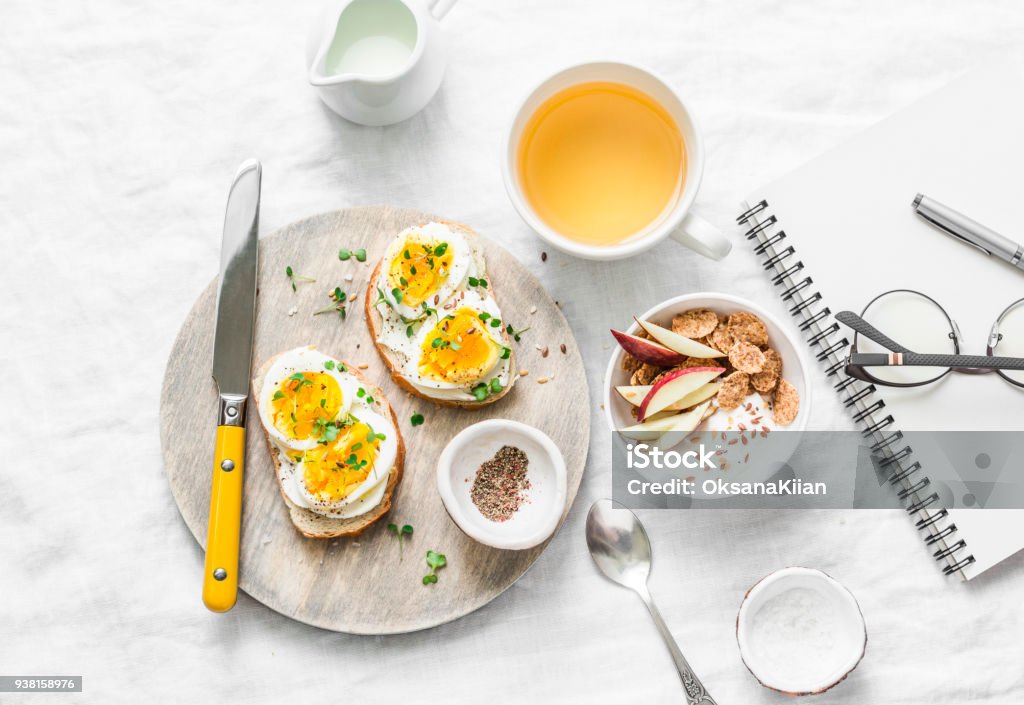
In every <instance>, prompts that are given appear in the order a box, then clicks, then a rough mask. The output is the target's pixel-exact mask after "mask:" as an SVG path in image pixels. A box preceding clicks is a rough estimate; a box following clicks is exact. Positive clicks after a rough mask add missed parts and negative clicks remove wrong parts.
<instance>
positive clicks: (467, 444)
mask: <svg viewBox="0 0 1024 705" xmlns="http://www.w3.org/2000/svg"><path fill="white" fill-rule="evenodd" d="M503 446H512V447H514V448H519V449H520V450H522V451H523V452H524V453H526V458H527V470H526V479H527V480H528V481H529V486H528V487H527V488H525V489H523V490H522V491H521V492H519V495H520V497H521V499H522V501H521V504H519V507H518V509H517V510H516V511H514V512H513V513H512V514H511V516H509V517H508V518H507V519H504V520H503V521H495V520H493V519H489V518H488V517H486V516H484V514H483V513H482V512H481V511H480V509H478V508H477V505H476V504H475V503H474V502H473V498H472V495H471V493H472V490H473V484H474V482H475V480H476V476H477V471H478V470H479V469H480V466H481V465H483V464H484V463H485V462H487V461H488V460H491V459H492V458H494V456H495V454H496V453H497V452H498V451H499V450H500V449H501V448H502V447H503ZM437 491H438V493H440V495H441V500H442V501H443V502H444V508H445V509H446V510H447V511H448V515H449V516H451V518H452V520H453V521H454V522H455V523H456V524H457V525H458V527H459V528H460V529H462V531H464V532H465V533H466V534H467V535H468V536H469V537H470V538H472V539H474V540H476V541H479V542H480V543H482V544H485V545H487V546H492V547H494V548H503V549H509V550H523V549H527V548H533V547H534V546H536V545H538V544H541V543H543V542H544V541H545V540H547V538H548V537H549V536H551V534H552V533H553V532H554V530H555V528H556V527H557V526H558V521H559V519H560V518H561V516H562V512H563V511H564V509H565V498H566V472H565V460H564V459H563V458H562V453H561V452H560V451H559V450H558V447H557V446H556V445H555V443H554V441H552V440H551V439H550V438H548V436H547V435H546V434H544V433H543V432H541V431H539V430H537V429H536V428H534V427H532V426H528V425H526V424H524V423H519V422H518V421H508V420H505V419H490V420H488V421H481V422H480V423H476V424H473V425H472V426H469V427H467V428H464V429H463V430H462V431H460V432H459V434H458V435H456V436H455V437H454V438H453V439H452V440H451V441H450V442H449V443H448V445H447V446H446V447H445V449H444V451H442V453H441V457H440V458H439V459H438V461H437Z"/></svg>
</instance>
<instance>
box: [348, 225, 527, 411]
mask: <svg viewBox="0 0 1024 705" xmlns="http://www.w3.org/2000/svg"><path fill="white" fill-rule="evenodd" d="M365 301H366V322H367V325H369V327H370V335H371V336H372V337H373V340H374V343H375V344H376V346H377V351H378V352H379V353H380V356H381V358H382V359H383V360H384V364H385V365H387V367H388V369H389V370H390V371H391V376H392V377H393V378H394V380H395V382H396V383H397V384H398V385H399V386H401V387H402V388H403V389H405V390H406V391H408V392H410V393H412V394H415V395H416V396H419V397H423V398H424V399H429V400H430V401H433V402H436V403H438V404H443V405H446V406H460V407H465V408H471V407H479V406H483V405H486V404H491V403H493V402H495V401H497V400H498V399H501V398H502V397H504V396H505V395H506V394H508V392H509V390H510V389H511V388H512V385H513V383H514V382H515V380H516V377H517V375H515V374H513V370H514V369H515V368H514V367H513V364H514V357H513V353H512V348H511V345H510V342H509V334H508V331H507V330H506V328H507V325H506V324H505V323H503V322H502V316H501V311H500V310H499V309H498V304H497V302H496V301H495V299H494V291H493V289H492V286H491V282H490V281H489V278H488V276H487V269H486V266H485V263H484V255H483V248H482V247H481V245H480V241H479V238H478V237H477V234H476V233H475V232H473V231H472V230H470V229H469V228H468V227H466V226H465V225H460V224H458V223H449V222H441V223H428V224H426V225H420V226H416V227H412V228H407V229H406V230H403V231H402V232H400V233H399V234H398V236H397V237H396V238H395V239H394V240H393V241H392V242H391V244H390V245H389V246H388V249H387V251H386V252H385V253H384V257H383V258H382V259H381V261H380V262H378V263H377V266H376V268H375V269H374V270H373V275H372V276H371V277H370V283H369V288H368V291H367V296H366V297H365Z"/></svg>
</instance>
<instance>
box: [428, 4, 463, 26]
mask: <svg viewBox="0 0 1024 705" xmlns="http://www.w3.org/2000/svg"><path fill="white" fill-rule="evenodd" d="M456 2H458V0H427V9H428V10H430V14H431V15H433V16H434V19H435V20H437V21H439V22H440V21H441V20H443V19H444V16H445V15H447V14H448V11H449V10H451V9H452V8H453V7H455V3H456Z"/></svg>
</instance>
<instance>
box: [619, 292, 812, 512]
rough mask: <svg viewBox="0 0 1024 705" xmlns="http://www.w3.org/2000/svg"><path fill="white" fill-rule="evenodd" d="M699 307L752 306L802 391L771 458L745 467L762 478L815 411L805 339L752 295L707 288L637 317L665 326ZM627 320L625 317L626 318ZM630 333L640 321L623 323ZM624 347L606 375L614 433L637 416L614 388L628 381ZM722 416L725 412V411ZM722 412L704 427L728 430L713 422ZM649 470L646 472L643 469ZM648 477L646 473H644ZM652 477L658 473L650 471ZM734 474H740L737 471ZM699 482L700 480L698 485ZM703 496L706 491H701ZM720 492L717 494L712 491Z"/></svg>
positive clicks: (730, 309)
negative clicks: (796, 336) (791, 332)
mask: <svg viewBox="0 0 1024 705" xmlns="http://www.w3.org/2000/svg"><path fill="white" fill-rule="evenodd" d="M694 308H707V309H710V310H712V311H714V312H715V313H720V314H730V313H735V312H736V311H749V312H750V313H753V314H755V315H756V316H758V317H759V318H760V319H761V320H762V321H764V324H765V327H767V329H768V343H769V345H771V347H772V348H773V349H775V350H776V351H778V353H779V355H780V356H781V357H782V376H783V377H784V378H785V379H786V380H787V381H789V382H790V383H791V384H792V385H793V386H794V387H796V390H797V392H798V393H799V394H800V411H799V413H798V414H797V417H796V419H795V420H794V421H793V423H791V424H789V425H788V426H781V427H779V429H780V430H784V431H786V432H787V433H786V434H785V435H784V436H775V439H776V440H775V441H774V445H773V446H772V448H773V453H772V458H771V462H770V463H769V462H763V463H759V464H757V465H755V466H753V468H752V469H750V470H748V471H746V472H747V473H748V474H747V475H746V476H744V478H743V479H744V480H747V481H754V482H756V481H763V480H767V479H768V478H769V477H771V476H772V475H773V474H774V473H775V472H777V471H778V470H779V469H781V468H782V467H783V465H784V464H785V463H786V462H787V461H788V460H789V459H790V458H791V457H792V454H793V453H794V452H796V449H797V446H798V445H799V442H800V435H801V434H799V433H790V432H792V431H803V430H805V429H806V428H807V422H808V420H809V419H810V416H811V383H810V378H809V377H808V370H809V369H810V365H809V364H808V363H807V360H806V357H805V355H804V344H803V341H801V340H797V339H794V338H792V337H790V335H789V334H788V333H787V332H786V329H785V328H783V326H782V324H781V323H779V321H778V319H777V318H775V317H774V316H773V315H771V314H770V313H768V312H767V311H765V310H764V309H763V308H762V307H761V306H759V305H757V304H755V303H754V302H753V301H749V300H747V299H743V298H740V297H738V296H732V295H730V294H721V293H716V292H702V293H695V294H684V295H683V296H677V297H675V298H673V299H669V300H667V301H663V302H662V303H660V304H658V305H657V306H654V307H653V308H651V309H649V310H647V311H645V312H644V313H643V314H641V315H639V316H637V318H639V319H641V320H644V321H651V322H653V323H656V324H658V325H661V326H665V327H667V328H671V324H672V318H673V316H675V315H676V314H677V313H682V312H683V311H688V310H690V309H694ZM623 323H625V321H623ZM619 330H624V331H625V332H627V333H632V334H635V333H637V332H639V330H640V326H639V325H637V323H636V322H635V321H634V322H633V323H632V325H630V326H629V327H628V328H625V329H623V328H619ZM624 355H625V353H624V352H623V351H622V349H621V348H620V347H618V346H617V345H616V347H615V352H614V353H612V357H611V360H609V361H608V369H607V371H606V372H605V376H604V414H605V420H606V421H607V423H608V428H609V429H611V431H612V432H613V433H615V432H616V431H617V430H618V429H620V428H625V427H626V426H631V425H633V424H635V423H636V419H635V418H634V417H633V416H632V415H631V414H630V408H631V405H630V403H629V402H628V401H626V400H625V399H623V398H622V396H621V395H620V394H619V393H618V392H616V391H615V388H616V387H618V386H622V385H628V384H629V378H630V376H631V375H630V373H629V372H626V371H625V370H623V369H622V358H623V356H624ZM720 416H721V415H720ZM716 420H721V419H720V417H718V416H716V417H712V418H711V419H709V420H708V421H706V422H704V425H702V426H701V427H700V430H715V431H717V430H724V429H723V428H717V427H715V426H714V424H715V422H716ZM641 474H642V475H645V473H644V472H641ZM645 477H646V475H645ZM648 479H654V478H653V477H649V478H648ZM733 479H738V478H736V477H734V478H733ZM698 487H700V485H698ZM699 496H701V497H702V498H703V497H704V495H699ZM714 496H717V495H712V497H714Z"/></svg>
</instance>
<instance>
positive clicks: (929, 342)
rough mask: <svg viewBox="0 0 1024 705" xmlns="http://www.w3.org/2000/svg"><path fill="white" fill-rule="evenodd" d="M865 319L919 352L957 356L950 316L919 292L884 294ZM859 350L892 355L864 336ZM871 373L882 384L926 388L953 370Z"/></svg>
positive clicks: (879, 370) (867, 310)
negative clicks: (926, 384)
mask: <svg viewBox="0 0 1024 705" xmlns="http://www.w3.org/2000/svg"><path fill="white" fill-rule="evenodd" d="M1021 308H1024V307H1021ZM861 318H863V319H864V320H865V321H867V322H868V323H870V324H871V325H873V326H874V327H875V328H877V329H878V330H880V331H882V332H883V333H885V334H886V335H887V336H889V337H890V338H892V339H893V340H895V341H896V342H897V343H899V344H900V345H903V346H904V347H906V348H908V349H910V350H914V351H915V352H928V353H936V354H950V355H952V354H954V353H955V352H956V347H955V345H954V341H953V325H952V323H951V322H950V319H949V316H948V315H947V314H946V312H945V311H944V310H943V309H942V307H941V306H939V305H938V304H937V303H936V302H935V301H933V300H932V299H930V298H928V297H927V296H925V295H923V294H919V293H917V292H915V291H904V290H900V291H890V292H888V293H886V294H882V295H881V296H879V297H878V298H877V299H875V300H874V301H872V302H871V303H869V304H868V305H867V307H866V308H865V309H864V312H863V313H862V314H861ZM1000 345H1002V342H1000ZM857 350H858V351H859V352H864V353H887V352H889V351H888V350H886V349H885V348H883V347H882V346H881V345H879V344H878V343H876V342H874V341H873V340H871V339H869V338H866V337H864V336H862V335H858V336H857ZM868 371H869V372H870V373H871V375H872V376H873V377H875V378H876V379H878V380H881V381H882V382H889V383H892V384H923V383H925V382H930V381H933V380H936V379H938V378H939V377H941V376H942V375H944V374H945V373H946V372H948V371H949V370H948V368H945V367H909V366H908V367H872V368H870V369H869V370H868Z"/></svg>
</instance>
